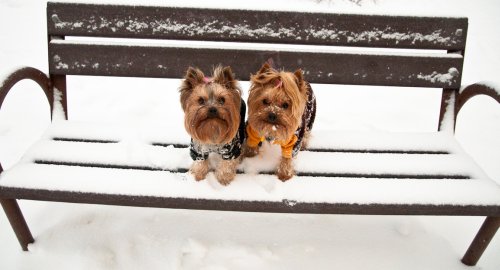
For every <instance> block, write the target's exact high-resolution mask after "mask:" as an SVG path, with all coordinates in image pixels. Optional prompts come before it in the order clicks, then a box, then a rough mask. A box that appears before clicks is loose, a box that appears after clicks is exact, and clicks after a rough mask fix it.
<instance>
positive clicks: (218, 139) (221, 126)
mask: <svg viewBox="0 0 500 270" xmlns="http://www.w3.org/2000/svg"><path fill="white" fill-rule="evenodd" d="M205 80H206V78H205V75H204V74H203V72H202V71H201V70H199V69H197V68H192V67H189V69H188V70H187V72H186V75H185V77H184V80H183V82H182V84H181V87H180V88H179V92H180V102H181V105H182V109H183V110H184V127H185V128H186V131H187V132H188V133H189V135H191V137H192V138H193V140H196V141H198V142H199V143H201V144H207V145H221V144H226V143H229V142H230V141H231V140H233V138H234V137H235V136H236V133H237V132H238V127H239V123H240V106H241V89H240V88H239V86H238V82H237V81H236V80H235V79H234V75H233V73H232V71H231V68H230V67H224V68H222V67H221V66H217V67H216V68H215V69H214V70H213V75H212V81H211V83H207V82H206V81H205ZM211 107H215V108H216V109H217V116H216V117H213V116H212V117H209V109H210V108H211ZM234 163H236V165H237V162H236V161H234V162H233V160H231V161H225V160H223V161H222V162H220V163H219V164H218V166H217V168H216V173H215V174H216V176H217V179H218V181H219V182H220V183H221V184H223V185H227V184H229V183H230V182H231V181H232V180H233V179H234V176H235V173H236V165H235V164H234ZM190 171H191V172H192V173H193V174H194V176H195V179H196V180H198V181H199V180H202V179H204V178H205V177H206V174H207V173H208V171H209V168H208V161H207V160H196V161H194V162H193V165H192V167H191V169H190Z"/></svg>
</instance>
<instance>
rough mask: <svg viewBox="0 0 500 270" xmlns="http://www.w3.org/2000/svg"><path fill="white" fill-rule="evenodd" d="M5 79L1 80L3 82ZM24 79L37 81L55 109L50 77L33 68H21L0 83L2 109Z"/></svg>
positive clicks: (0, 167) (1, 169) (0, 105)
mask: <svg viewBox="0 0 500 270" xmlns="http://www.w3.org/2000/svg"><path fill="white" fill-rule="evenodd" d="M2 79H3V78H0V80H2ZM24 79H30V80H32V81H35V82H36V83H38V85H40V87H41V88H42V90H43V92H44V93H45V96H46V97H47V101H48V102H49V105H50V109H51V111H52V109H53V103H54V102H53V101H54V94H53V92H52V86H51V82H50V79H49V77H47V75H45V73H43V72H41V71H40V70H38V69H36V68H32V67H23V68H19V69H17V70H16V71H14V72H12V73H11V74H9V75H8V76H7V77H5V79H3V81H2V82H0V109H1V108H2V104H3V102H4V100H5V97H6V96H7V94H8V93H9V92H10V90H11V89H12V87H13V86H14V85H15V84H16V83H17V82H19V81H21V80H24ZM2 172H3V168H2V165H1V164H0V173H2Z"/></svg>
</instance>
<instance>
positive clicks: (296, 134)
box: [244, 63, 316, 181]
mask: <svg viewBox="0 0 500 270" xmlns="http://www.w3.org/2000/svg"><path fill="white" fill-rule="evenodd" d="M250 82H251V87H250V93H249V96H248V123H247V126H246V133H247V141H246V146H245V149H244V151H245V153H244V155H245V156H247V157H252V156H255V155H257V154H258V153H259V146H260V145H261V144H262V142H263V141H264V140H267V141H269V142H271V143H274V144H279V145H280V146H281V160H280V163H279V165H278V168H277V170H276V174H277V176H278V178H279V179H280V180H282V181H286V180H288V179H290V178H292V177H293V175H294V174H295V171H294V168H293V164H292V158H293V157H296V156H297V154H298V152H299V150H300V149H305V148H306V146H307V142H308V139H309V136H310V132H311V129H312V126H313V123H314V119H315V117H316V98H315V96H314V93H313V90H312V88H311V86H310V84H309V83H308V82H306V81H304V78H303V74H302V70H300V69H298V70H297V71H295V72H294V73H292V72H285V71H277V70H275V69H273V68H271V67H270V66H269V65H268V64H267V63H265V64H264V65H263V66H262V67H261V68H260V70H259V71H258V72H257V74H255V75H252V76H251V78H250Z"/></svg>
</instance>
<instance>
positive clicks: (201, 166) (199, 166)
mask: <svg viewBox="0 0 500 270" xmlns="http://www.w3.org/2000/svg"><path fill="white" fill-rule="evenodd" d="M208 169H209V168H208V160H196V161H195V162H194V163H193V165H192V166H191V169H190V170H189V171H190V172H191V173H192V174H193V176H194V179H195V180H196V181H201V180H203V179H205V178H206V176H207V173H208Z"/></svg>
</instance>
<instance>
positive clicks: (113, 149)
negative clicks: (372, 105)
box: [0, 121, 500, 215]
mask: <svg viewBox="0 0 500 270" xmlns="http://www.w3.org/2000/svg"><path fill="white" fill-rule="evenodd" d="M103 126H105V125H99V124H95V125H94V124H88V123H73V122H68V121H62V122H56V123H54V124H53V125H52V126H51V128H49V130H48V131H47V132H46V134H45V135H44V136H43V139H42V140H41V141H40V142H38V143H37V144H35V145H34V146H33V147H32V148H31V149H30V150H29V151H28V152H27V154H26V155H25V157H24V158H23V160H22V161H21V162H20V163H19V164H18V165H16V166H14V167H13V168H11V169H9V170H7V171H5V172H3V173H2V175H1V176H0V195H1V196H2V197H9V196H13V194H17V195H16V196H17V197H18V198H25V199H46V200H62V201H72V202H90V203H98V202H101V203H107V204H123V205H135V206H155V207H162V206H163V207H173V208H195V209H214V210H215V209H218V210H241V211H261V210H262V211H267V212H291V213H294V212H298V213H301V212H311V213H322V212H323V213H359V214H363V213H364V214H377V213H384V214H391V213H392V214H403V213H406V214H450V213H451V212H453V213H454V214H458V215H461V214H463V215H476V214H477V215H490V214H494V215H500V190H499V189H498V185H497V184H496V183H494V182H493V181H491V180H490V179H488V178H487V177H486V176H485V175H484V174H483V173H482V171H481V170H480V169H479V168H477V166H476V165H475V163H474V162H473V161H471V160H470V159H469V158H468V157H467V156H465V154H464V152H463V151H462V150H461V149H460V148H459V147H458V146H457V145H455V143H454V142H452V143H448V144H446V143H444V144H443V145H441V147H442V148H440V149H444V150H446V151H448V152H449V154H440V155H419V154H414V155H404V154H356V153H323V152H309V151H304V152H302V153H300V155H299V156H298V158H297V160H296V165H297V166H296V168H297V170H298V171H299V175H300V174H301V173H303V174H302V175H303V176H296V177H295V178H294V179H292V180H291V181H288V182H286V183H282V182H280V181H279V180H278V179H277V178H276V176H275V175H269V174H266V173H264V174H255V173H252V172H250V173H245V174H239V175H237V177H236V179H235V181H234V182H233V183H231V185H229V186H228V187H224V188H222V187H221V186H220V185H219V184H218V183H217V182H216V180H215V177H214V175H213V173H209V175H208V178H207V180H206V181H201V182H196V181H194V180H193V179H192V178H191V177H190V176H188V175H186V173H185V172H186V171H187V167H188V166H189V164H190V162H191V160H190V157H189V154H188V150H187V149H186V148H178V149H176V148H174V147H171V146H170V147H161V146H154V145H152V144H151V142H152V141H157V140H158V138H159V137H163V138H165V140H168V139H170V138H171V139H172V140H173V141H182V140H185V139H187V140H188V139H189V138H187V137H186V135H185V134H184V135H183V134H182V133H181V132H180V133H179V134H175V133H172V132H170V133H169V132H168V130H171V129H168V128H165V129H162V128H158V127H155V129H153V131H147V130H145V129H144V128H142V129H137V128H134V127H125V126H117V127H113V126H108V127H107V129H104V128H103ZM92 127H93V128H92ZM336 133H337V134H340V135H338V136H337V137H338V138H339V142H338V143H339V144H340V145H342V144H343V143H344V142H342V139H341V138H342V137H343V136H344V138H347V137H348V136H347V135H346V134H343V135H342V132H336ZM76 134H80V135H86V136H89V137H91V138H93V139H113V140H116V141H118V142H117V143H99V142H97V143H86V142H71V141H54V140H52V138H53V137H54V136H56V135H57V136H61V135H76ZM315 134H316V133H313V138H315V139H314V140H313V141H312V142H311V143H312V144H313V145H316V146H319V145H320V143H321V141H322V140H323V139H322V138H324V137H323V136H328V135H326V134H323V135H322V132H321V130H319V131H318V132H317V134H318V136H316V135H315ZM351 134H352V133H351ZM365 134H366V133H365ZM329 136H335V132H334V133H330V135H329ZM380 136H382V135H381V134H376V133H374V134H372V135H371V136H370V135H369V133H368V134H367V137H364V138H365V139H366V138H370V139H372V140H375V139H376V137H378V138H380ZM388 136H392V138H395V139H394V140H392V139H386V140H380V141H383V142H384V143H378V144H377V143H375V146H376V147H380V148H382V147H383V146H384V144H385V145H386V146H387V147H388V148H391V147H401V146H403V145H404V144H405V139H404V138H405V137H407V140H406V142H407V143H408V145H406V148H412V147H417V148H418V147H419V145H420V147H421V146H422V145H424V144H428V146H429V145H430V146H433V145H434V146H437V145H439V144H440V140H442V139H444V138H445V137H447V136H448V135H446V134H443V133H436V134H431V133H430V134H413V135H412V134H404V133H403V134H401V133H394V134H392V135H388ZM351 137H352V139H353V141H354V142H353V143H355V142H358V143H359V144H360V145H361V146H363V143H362V141H363V136H361V135H358V136H351ZM333 138H335V137H333ZM415 138H420V139H418V140H415ZM433 138H437V139H435V140H433ZM329 141H335V140H329ZM424 142H426V143H424ZM391 144H392V145H391ZM264 150H265V151H270V150H271V149H269V148H267V149H264ZM278 150H279V149H278ZM277 154H278V155H277V156H275V157H276V158H279V151H278V152H277ZM271 156H272V153H271ZM37 159H44V160H46V161H49V162H46V163H43V162H41V163H39V164H37V163H34V162H33V161H35V160H37ZM50 161H51V162H53V163H57V162H75V163H78V162H81V163H82V162H83V163H84V162H87V163H92V162H94V163H100V164H106V163H107V164H113V163H116V164H121V165H129V166H150V167H153V168H168V167H169V166H170V167H175V168H176V169H177V170H180V171H181V172H180V173H179V172H169V171H164V170H142V169H136V168H135V169H134V168H131V169H127V170H124V169H113V168H106V167H85V166H73V165H71V166H65V165H61V164H60V165H51V164H47V163H50ZM312 161H314V162H312ZM252 162H253V164H252ZM259 164H260V165H259ZM262 164H264V165H262ZM241 166H242V168H243V167H244V168H245V169H247V170H250V171H252V170H253V171H259V170H264V171H265V172H269V171H272V169H273V168H274V165H273V164H271V163H270V162H267V160H266V162H262V161H259V160H258V157H257V158H254V159H246V160H245V161H244V162H243V164H242V165H241ZM259 166H260V167H259ZM266 166H267V167H266ZM240 169H241V168H240ZM412 170H413V171H412ZM307 172H314V173H318V175H321V173H337V174H339V176H337V177H333V178H332V177H322V176H317V177H312V176H306V175H307V174H306V173H307ZM423 172H425V173H434V174H440V173H448V174H460V173H464V174H470V175H471V179H438V180H436V179H426V180H421V179H402V178H399V179H398V178H395V179H392V178H382V177H381V178H375V179H374V178H364V177H362V176H359V177H355V176H354V177H348V176H346V177H342V176H341V174H342V173H344V174H345V175H347V174H348V173H351V174H354V173H358V174H363V173H365V174H368V173H374V174H376V173H379V174H383V173H386V174H391V173H393V174H397V173H400V174H404V173H414V174H418V173H423ZM403 178H404V177H403ZM59 196H60V197H59ZM89 198H94V199H96V200H95V201H92V200H90V199H89ZM174 198H175V199H174ZM226 202H227V203H226ZM403 206H404V207H403ZM384 209H385V210H384ZM457 209H461V210H463V212H458V213H457V211H458V210H457ZM402 211H407V212H402ZM486 213H488V214H486Z"/></svg>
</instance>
